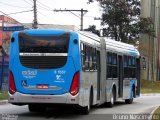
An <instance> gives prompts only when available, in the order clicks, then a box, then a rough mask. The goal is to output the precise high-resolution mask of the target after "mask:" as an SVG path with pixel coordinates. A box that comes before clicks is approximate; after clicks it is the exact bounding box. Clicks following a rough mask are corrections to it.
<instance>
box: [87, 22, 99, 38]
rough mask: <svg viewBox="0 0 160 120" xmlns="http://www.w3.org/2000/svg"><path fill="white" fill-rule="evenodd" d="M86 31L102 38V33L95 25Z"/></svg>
mask: <svg viewBox="0 0 160 120" xmlns="http://www.w3.org/2000/svg"><path fill="white" fill-rule="evenodd" d="M84 31H89V32H92V33H94V34H96V35H98V36H100V31H99V30H96V26H95V25H90V26H89V27H88V28H87V29H84Z"/></svg>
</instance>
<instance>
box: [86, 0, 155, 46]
mask: <svg viewBox="0 0 160 120" xmlns="http://www.w3.org/2000/svg"><path fill="white" fill-rule="evenodd" d="M94 1H98V2H99V4H100V6H101V8H102V10H103V13H102V21H101V24H102V25H103V26H104V32H103V35H104V36H107V37H111V38H113V39H115V40H116V41H122V42H126V43H134V42H136V41H137V40H138V39H139V36H140V33H146V34H149V35H154V30H153V27H152V24H153V22H152V20H151V19H150V18H140V10H141V6H140V0H89V1H88V2H89V3H91V2H94Z"/></svg>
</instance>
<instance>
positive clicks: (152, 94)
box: [140, 93, 160, 96]
mask: <svg viewBox="0 0 160 120" xmlns="http://www.w3.org/2000/svg"><path fill="white" fill-rule="evenodd" d="M140 96H160V93H148V94H140Z"/></svg>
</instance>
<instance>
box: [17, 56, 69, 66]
mask: <svg viewBox="0 0 160 120" xmlns="http://www.w3.org/2000/svg"><path fill="white" fill-rule="evenodd" d="M66 61H67V56H20V62H21V64H22V65H23V66H25V67H28V68H35V69H52V68H61V67H63V66H64V65H65V64H66Z"/></svg>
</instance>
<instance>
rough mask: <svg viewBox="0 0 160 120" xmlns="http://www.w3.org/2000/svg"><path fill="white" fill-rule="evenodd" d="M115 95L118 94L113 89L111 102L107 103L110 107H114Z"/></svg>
mask: <svg viewBox="0 0 160 120" xmlns="http://www.w3.org/2000/svg"><path fill="white" fill-rule="evenodd" d="M115 95H116V94H115V91H114V89H113V90H112V92H111V100H110V102H108V103H107V106H108V107H110V108H112V107H113V106H114V102H115Z"/></svg>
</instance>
